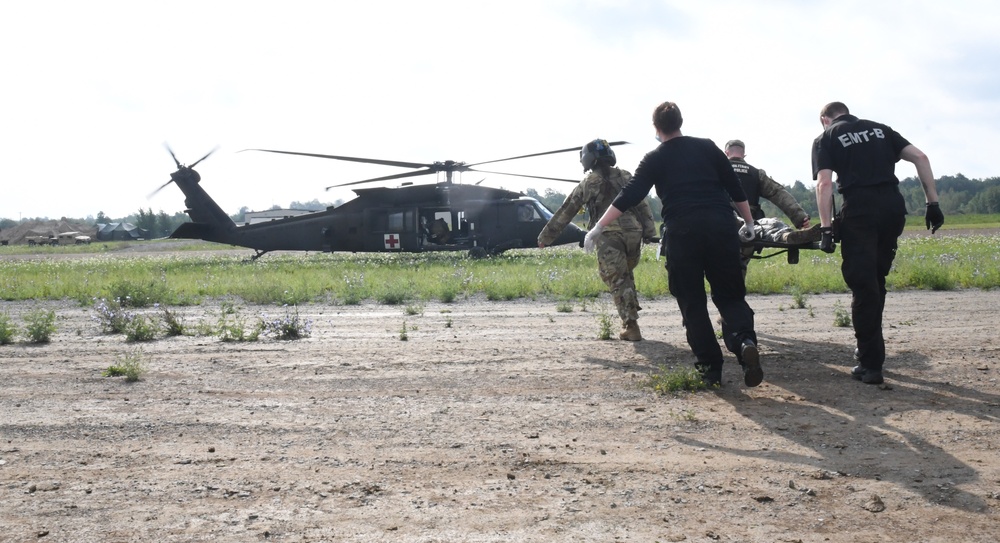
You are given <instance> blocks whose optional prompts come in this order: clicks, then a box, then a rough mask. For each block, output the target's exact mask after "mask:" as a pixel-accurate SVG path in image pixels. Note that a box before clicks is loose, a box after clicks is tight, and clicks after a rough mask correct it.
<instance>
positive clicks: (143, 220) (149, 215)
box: [135, 208, 156, 236]
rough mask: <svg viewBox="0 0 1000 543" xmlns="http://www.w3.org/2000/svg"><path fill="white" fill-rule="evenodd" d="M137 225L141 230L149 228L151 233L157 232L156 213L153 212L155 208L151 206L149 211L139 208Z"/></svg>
mask: <svg viewBox="0 0 1000 543" xmlns="http://www.w3.org/2000/svg"><path fill="white" fill-rule="evenodd" d="M135 226H136V227H137V228H139V229H141V230H148V231H149V235H150V236H152V235H154V232H156V215H155V214H153V208H149V210H148V211H146V210H144V209H142V208H139V211H138V212H137V213H136V217H135Z"/></svg>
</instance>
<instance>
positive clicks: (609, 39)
mask: <svg viewBox="0 0 1000 543" xmlns="http://www.w3.org/2000/svg"><path fill="white" fill-rule="evenodd" d="M997 28H1000V4H998V3H996V2H993V1H985V0H984V1H975V0H952V1H949V2H941V1H940V0H933V1H931V0H928V1H924V0H912V1H902V0H894V1H893V0H864V1H856V0H836V1H833V0H810V1H809V2H805V1H799V0H771V1H752V0H744V1H729V0H700V1H697V2H694V1H690V0H659V1H656V0H622V1H605V0H578V1H570V0H525V1H522V0H507V1H504V2H472V1H468V0H458V1H448V0H423V1H420V2H414V1H395V0H391V1H390V0H386V1H379V0H366V1H364V2H360V1H350V2H347V1H342V0H328V1H324V2H321V1H296V0H285V1H283V2H274V1H273V0H272V1H267V2H262V1H256V0H243V1H235V0H234V1H212V0H199V1H196V2H195V1H186V0H180V1H171V2H165V1H155V2H154V1H141V0H131V1H121V2H118V1H107V0H92V1H89V2H76V1H72V2H70V1H45V0H39V1H33V2H16V3H11V2H8V3H7V4H5V5H4V7H2V8H0V50H2V51H4V53H3V54H2V55H0V67H2V69H3V74H4V77H3V80H2V83H0V157H2V159H3V164H4V166H3V169H2V172H3V179H2V180H0V218H9V219H15V220H18V219H21V218H34V217H48V218H52V219H57V218H60V217H69V218H85V217H88V216H96V215H97V214H98V212H103V213H104V214H105V215H107V216H109V217H111V218H117V217H124V216H127V215H129V214H132V213H135V212H137V211H138V210H139V209H152V210H153V211H154V212H157V213H158V212H160V211H164V212H166V213H168V214H173V213H175V212H178V211H182V210H183V209H184V199H183V195H182V194H181V192H180V190H179V189H177V188H176V187H174V186H172V185H170V186H167V187H165V188H164V189H163V190H161V191H160V192H158V193H157V194H155V195H154V196H152V197H149V195H150V193H151V192H152V191H154V190H155V189H156V188H157V187H158V186H160V185H162V184H163V183H165V182H166V181H168V180H169V174H170V173H171V172H172V171H174V170H175V169H176V166H175V164H174V161H173V159H172V158H171V157H170V154H169V153H168V152H167V150H166V149H165V145H169V146H170V148H171V149H172V150H173V151H174V153H176V155H177V158H178V159H179V160H180V161H181V162H182V163H185V164H190V163H193V162H194V161H196V160H198V159H199V158H201V157H202V156H204V155H205V154H206V153H208V152H209V151H211V150H212V149H215V148H217V151H216V152H215V153H214V154H213V155H212V156H210V157H209V158H207V159H206V160H205V161H203V162H202V163H200V164H199V165H198V166H197V170H198V171H199V172H200V173H201V175H202V181H201V183H202V186H203V187H204V188H205V189H206V190H207V191H208V193H209V194H211V195H212V196H213V197H214V198H215V200H216V201H217V202H218V203H219V205H220V206H221V207H222V208H223V210H225V211H226V212H227V213H230V214H233V213H236V212H238V211H239V209H240V208H242V207H247V208H249V209H250V210H264V209H269V208H271V207H272V206H276V205H277V206H281V207H287V206H288V205H289V204H290V203H291V202H293V201H298V202H308V201H311V200H314V199H316V200H319V201H320V202H335V201H337V200H347V199H350V198H352V197H353V192H351V191H350V190H349V189H344V188H339V189H333V190H330V191H327V190H325V188H326V187H327V186H330V185H335V184H340V183H347V182H351V181H358V180H362V179H369V178H373V177H378V176H383V175H390V174H395V173H404V172H407V171H411V170H408V169H401V168H396V167H388V166H380V165H372V164H357V163H353V162H343V161H337V160H329V159H320V158H311V157H297V156H288V155H277V154H270V153H261V152H255V151H244V150H245V149H278V150H287V151H298V152H306V153H319V154H332V155H342V156H353V157H363V158H375V159H382V160H396V161H404V162H417V163H431V162H434V161H444V160H455V161H463V162H467V163H470V164H471V163H478V162H485V161H490V160H496V159H501V158H507V157H513V156H519V155H525V154H531V153H540V152H545V151H550V150H556V149H565V148H568V147H575V146H580V145H583V144H585V143H586V142H588V141H590V140H592V139H595V138H603V139H607V140H611V141H614V140H625V141H628V142H630V144H629V145H623V146H620V147H617V148H616V153H617V156H618V165H619V166H620V167H622V168H625V169H627V170H634V168H635V166H636V165H637V164H638V162H639V160H640V159H641V158H642V156H643V155H644V154H645V153H647V152H648V151H650V150H651V149H653V148H654V147H655V146H656V141H655V140H654V137H653V136H654V131H653V128H652V120H651V115H652V112H653V109H654V108H655V107H656V105H657V104H659V103H661V102H663V101H667V100H669V101H673V102H676V103H677V104H678V105H679V106H680V109H681V112H682V114H683V116H684V126H683V128H682V131H683V133H684V134H685V135H688V136H698V137H705V138H710V139H712V140H713V141H715V142H716V144H718V145H720V146H722V145H723V144H724V143H725V142H726V141H727V140H729V139H734V138H738V139H742V140H744V141H745V142H746V144H747V159H748V161H749V162H750V163H751V164H754V165H755V166H757V167H759V168H763V169H765V170H766V171H767V172H768V173H769V174H770V175H771V176H772V177H773V178H774V179H775V180H776V181H778V182H780V183H782V184H785V185H792V184H793V183H794V182H795V181H802V182H803V183H805V184H806V185H807V186H812V185H813V184H814V183H813V181H812V172H811V171H810V146H811V142H812V140H813V138H815V137H816V136H817V135H818V134H819V132H820V131H821V126H820V123H819V110H820V108H821V107H822V106H823V105H824V104H826V103H828V102H831V101H842V102H844V103H846V104H847V105H848V106H849V107H850V109H851V113H853V114H856V115H858V116H859V117H863V118H869V119H873V120H876V121H879V122H883V123H886V124H888V125H890V126H892V127H893V128H895V129H896V130H898V131H899V132H900V133H902V134H903V135H904V136H905V137H906V138H907V139H909V140H910V141H911V142H912V143H913V144H914V145H916V146H917V147H919V148H920V149H921V150H923V151H924V152H925V153H927V154H928V156H929V157H930V159H931V164H932V167H933V170H934V174H935V176H937V177H940V176H943V175H957V174H962V175H965V176H966V177H969V178H973V179H976V178H979V179H983V178H988V177H996V176H1000V167H998V166H996V165H995V161H994V160H993V156H992V155H991V154H990V151H989V149H992V148H993V146H994V143H995V142H997V141H1000V69H998V68H997V67H998V66H1000V33H998V32H997V31H996V29H997ZM483 168H484V169H488V170H496V171H503V172H512V173H521V174H527V175H541V176H550V177H559V178H570V179H579V178H582V174H583V171H582V167H581V166H580V163H579V156H578V155H577V154H576V153H573V152H570V153H563V154H557V155H550V156H547V157H537V158H531V159H523V160H517V161H510V162H501V163H496V164H489V165H486V166H483ZM896 171H897V175H898V176H899V177H900V178H901V179H902V178H904V177H910V176H914V175H915V169H914V168H913V166H912V165H911V164H909V163H901V164H900V165H899V166H897V170H896ZM410 180H414V181H427V182H433V181H435V178H434V176H433V175H428V176H426V177H417V178H411V179H410ZM462 182H465V183H476V182H482V183H483V184H486V185H490V186H497V187H503V188H507V189H512V190H518V191H527V190H528V189H535V190H537V191H539V192H540V193H544V191H545V190H546V189H553V190H556V191H558V192H563V193H568V192H569V191H570V190H572V187H573V185H572V184H571V183H560V182H542V181H539V180H530V179H525V178H516V177H510V176H498V175H492V174H478V173H473V172H469V173H466V174H464V175H463V177H462ZM398 183H399V182H398V181H396V182H390V183H388V185H389V186H395V185H397V184H398Z"/></svg>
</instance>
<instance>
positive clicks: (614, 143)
mask: <svg viewBox="0 0 1000 543" xmlns="http://www.w3.org/2000/svg"><path fill="white" fill-rule="evenodd" d="M627 143H628V142H627V141H613V142H611V143H609V144H608V145H612V146H613V145H626V144H627ZM580 149H583V146H582V145H581V146H579V147H570V148H568V149H559V150H558V151H546V152H544V153H532V154H530V155H521V156H512V157H510V158H501V159H498V160H487V161H486V162H477V163H475V164H469V166H479V165H482V164H492V163H494V162H503V161H505V160H517V159H519V158H531V157H533V156H545V155H555V154H558V153H567V152H569V151H579V150H580ZM505 175H506V174H505ZM557 181H568V179H557ZM577 182H579V181H574V183H577Z"/></svg>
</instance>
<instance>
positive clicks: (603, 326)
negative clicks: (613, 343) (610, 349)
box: [597, 312, 614, 341]
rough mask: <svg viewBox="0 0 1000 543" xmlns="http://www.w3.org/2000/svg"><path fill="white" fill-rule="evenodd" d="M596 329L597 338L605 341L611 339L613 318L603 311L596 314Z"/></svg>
mask: <svg viewBox="0 0 1000 543" xmlns="http://www.w3.org/2000/svg"><path fill="white" fill-rule="evenodd" d="M597 323H598V330H597V339H600V340H604V341H607V340H609V339H611V334H612V325H613V323H614V319H613V318H612V317H611V315H610V314H608V313H606V312H604V313H601V314H600V315H598V316H597Z"/></svg>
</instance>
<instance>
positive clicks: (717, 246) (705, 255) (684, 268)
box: [664, 212, 757, 370]
mask: <svg viewBox="0 0 1000 543" xmlns="http://www.w3.org/2000/svg"><path fill="white" fill-rule="evenodd" d="M664 242H665V243H664V248H665V252H666V257H667V279H668V283H669V286H670V294H672V295H673V296H674V298H675V299H676V300H677V306H678V307H679V308H680V311H681V317H682V318H683V319H684V326H685V329H686V333H687V341H688V345H690V346H691V351H692V352H694V355H695V357H696V358H697V362H696V365H698V366H701V367H704V368H706V369H708V370H721V369H722V349H721V348H720V347H719V341H718V340H717V339H716V337H715V330H714V329H713V327H712V320H711V318H710V317H709V314H708V298H707V295H706V292H705V280H706V279H707V280H708V284H709V286H710V287H711V289H712V302H713V303H714V304H715V307H716V308H717V309H718V310H719V313H720V314H721V315H722V337H723V340H724V341H725V344H726V348H727V349H729V351H730V352H732V353H734V354H737V356H739V352H740V347H741V346H742V342H743V340H744V339H751V340H753V342H754V343H756V342H757V335H756V334H755V333H754V329H753V326H754V324H753V310H752V309H750V306H749V305H748V304H747V301H746V292H747V291H746V285H745V284H744V283H743V270H742V267H741V266H740V242H739V235H738V234H737V230H736V229H735V228H733V217H732V212H729V213H722V212H720V213H690V214H688V215H687V216H685V217H683V218H681V219H675V220H671V221H669V223H668V224H667V226H666V232H665V233H664Z"/></svg>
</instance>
